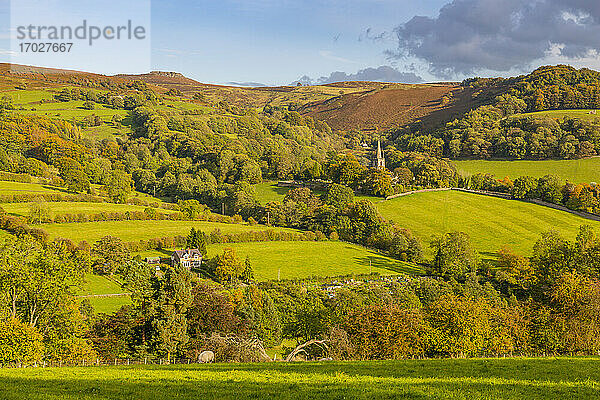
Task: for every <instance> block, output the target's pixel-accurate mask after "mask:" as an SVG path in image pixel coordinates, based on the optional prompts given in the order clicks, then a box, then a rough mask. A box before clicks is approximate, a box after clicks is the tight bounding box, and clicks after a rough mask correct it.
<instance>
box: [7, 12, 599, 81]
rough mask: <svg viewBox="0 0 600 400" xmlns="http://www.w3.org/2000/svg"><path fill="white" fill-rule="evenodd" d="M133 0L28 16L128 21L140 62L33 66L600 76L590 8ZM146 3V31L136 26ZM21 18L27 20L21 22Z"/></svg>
mask: <svg viewBox="0 0 600 400" xmlns="http://www.w3.org/2000/svg"><path fill="white" fill-rule="evenodd" d="M26 1H32V0H13V7H12V8H13V22H14V21H15V20H16V19H18V18H15V17H14V16H15V12H14V10H15V9H16V7H22V4H24V2H26ZM135 1H138V2H140V4H141V5H137V6H136V7H137V9H138V10H142V11H140V12H139V13H136V11H135V10H136V7H129V9H126V10H124V9H123V7H122V5H123V4H125V3H127V2H122V1H121V2H120V3H119V2H116V1H115V0H104V1H102V2H100V1H91V0H78V1H75V0H36V2H35V3H34V4H36V5H38V6H37V7H41V6H40V4H42V3H44V2H45V4H46V6H47V7H48V10H51V12H50V11H41V12H38V13H35V16H36V18H38V19H40V20H43V19H44V18H49V17H48V15H52V16H53V17H54V18H58V17H59V16H60V13H61V12H63V13H65V14H75V15H76V16H77V17H82V18H83V16H85V15H86V10H89V11H90V12H89V13H90V14H93V15H95V16H96V21H101V22H103V23H106V24H109V23H111V24H112V23H113V22H114V23H117V21H121V20H123V19H127V18H130V19H133V20H134V21H136V22H140V21H142V22H140V23H144V24H146V25H147V26H148V31H149V32H148V33H149V34H148V41H147V44H148V47H147V51H146V50H143V51H139V49H138V48H141V49H146V48H145V47H142V42H137V43H133V42H128V43H119V44H118V45H116V44H114V42H111V43H105V44H102V43H101V42H98V44H97V45H94V46H97V47H94V48H93V49H94V52H92V53H90V52H88V53H86V52H85V51H84V50H86V49H85V48H81V50H82V53H81V54H75V53H74V54H71V55H70V56H69V57H64V56H62V57H58V56H56V57H54V58H52V57H50V58H40V59H37V60H38V62H40V63H43V66H52V67H59V68H61V67H62V68H73V69H84V70H88V71H92V72H99V73H107V74H112V73H117V72H128V73H135V72H137V73H144V72H148V71H147V70H149V69H151V70H162V71H176V72H181V73H183V74H184V75H186V76H189V77H191V78H193V79H196V80H198V81H201V82H207V83H220V84H223V83H231V82H235V83H238V84H245V83H250V84H267V85H280V84H290V83H292V82H296V81H298V80H300V81H301V82H303V83H313V84H314V83H326V82H331V81H340V80H383V81H399V82H408V83H411V82H431V81H439V80H462V79H464V78H466V77H470V76H510V75H516V74H520V73H526V72H528V71H531V70H532V69H534V68H536V67H538V66H540V65H547V64H556V63H567V64H571V65H574V66H576V67H589V68H595V69H600V56H599V52H600V1H598V0H453V1H450V0H419V1H415V0H343V1H342V0H318V1H317V0H304V1H302V0H297V1H289V0H220V1H219V0H215V1H203V0H199V1H192V0H169V1H167V0H154V1H152V2H151V3H150V1H149V0H135ZM111 2H112V3H113V4H112V5H111V4H110V3H111ZM119 4H121V7H119ZM144 4H145V5H146V6H147V8H148V14H149V15H150V16H151V20H149V21H146V20H145V19H144V18H142V17H140V15H143V14H144V12H145V11H143V10H144ZM76 9H78V13H75V12H74V10H76ZM91 10H94V12H91ZM20 14H21V17H23V12H21V13H20ZM10 15H11V1H10V0H0V61H4V62H8V61H10V60H11V51H15V48H14V43H13V48H12V49H11V43H10V40H9V37H10V36H11V35H12V36H13V37H14V34H15V31H14V24H13V26H12V28H13V30H11V21H10V20H11V18H10ZM71 17H73V15H71ZM24 18H26V19H27V18H31V19H34V18H33V14H32V15H29V14H27V13H25V17H24ZM86 18H87V17H86ZM90 18H91V17H90ZM21 19H22V18H21ZM66 19H68V18H66V17H65V18H63V19H62V20H66ZM76 19H77V18H74V19H73V20H76ZM149 19H150V17H149ZM62 20H61V21H62ZM69 21H70V20H69ZM39 23H40V24H41V23H42V22H39ZM73 23H74V22H73ZM144 43H146V42H144ZM103 46H104V47H103ZM128 46H129V47H128ZM131 46H136V49H137V50H138V51H137V52H136V51H134V50H136V49H133V48H132V47H131ZM87 50H90V49H87ZM144 52H147V54H146V56H147V57H145V55H144ZM13 55H14V54H13ZM48 57H49V56H48ZM94 57H96V58H94ZM17 59H23V58H18V57H17ZM13 60H14V59H13ZM23 60H25V61H28V63H35V62H36V59H35V58H24V59H23ZM140 61H143V62H140ZM38 65H40V64H38ZM78 66H80V67H82V68H77V67H78ZM119 68H120V69H119Z"/></svg>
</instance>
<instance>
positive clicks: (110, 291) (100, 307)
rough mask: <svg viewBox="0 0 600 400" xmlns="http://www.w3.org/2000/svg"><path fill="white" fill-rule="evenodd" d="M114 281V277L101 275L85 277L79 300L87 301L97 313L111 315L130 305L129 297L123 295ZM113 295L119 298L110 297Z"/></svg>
mask: <svg viewBox="0 0 600 400" xmlns="http://www.w3.org/2000/svg"><path fill="white" fill-rule="evenodd" d="M115 280H116V277H115V278H112V279H111V278H109V277H106V276H102V275H94V274H88V275H86V276H85V282H84V283H83V288H82V289H81V290H80V291H79V293H78V295H79V296H80V297H79V299H80V300H83V299H84V298H85V299H87V300H89V301H90V303H91V304H92V306H93V307H94V311H96V312H97V313H111V312H113V311H116V310H118V309H119V308H121V306H124V305H125V304H129V303H131V299H130V297H129V295H128V294H126V293H123V292H124V291H123V289H122V288H121V285H120V284H119V283H118V282H117V281H115ZM115 294H118V295H119V296H112V295H115ZM107 295H111V296H107Z"/></svg>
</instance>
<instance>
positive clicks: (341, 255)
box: [140, 241, 422, 281]
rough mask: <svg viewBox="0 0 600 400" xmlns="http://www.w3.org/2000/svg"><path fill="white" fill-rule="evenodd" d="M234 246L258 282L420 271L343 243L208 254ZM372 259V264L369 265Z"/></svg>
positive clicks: (254, 246)
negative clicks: (229, 249) (247, 263)
mask: <svg viewBox="0 0 600 400" xmlns="http://www.w3.org/2000/svg"><path fill="white" fill-rule="evenodd" d="M225 247H230V248H233V249H234V250H235V252H236V254H237V256H238V257H239V258H240V259H242V260H243V259H245V258H246V256H248V257H249V258H250V262H251V263H252V268H253V269H254V276H255V278H256V279H257V280H259V281H266V280H270V279H277V277H278V275H279V277H280V278H281V279H297V278H309V277H312V276H320V277H324V276H338V275H350V274H368V273H370V272H377V273H379V274H381V275H390V274H395V273H399V272H402V273H406V274H414V273H421V272H422V270H421V268H420V267H419V266H417V265H414V264H410V263H405V262H402V261H398V260H395V259H393V258H390V257H386V256H384V255H381V254H379V253H377V252H375V251H373V250H369V249H367V248H364V247H362V246H358V245H355V244H350V243H344V242H330V241H326V242H298V241H293V242H285V241H281V242H278V241H276V242H248V243H224V244H214V245H210V246H208V248H207V250H208V257H214V256H215V255H217V254H219V253H221V252H222V251H223V248H225ZM170 254H171V251H169V250H162V251H159V250H152V251H146V252H143V253H141V254H140V255H142V256H143V257H148V256H162V257H166V256H168V255H170ZM369 261H370V267H369Z"/></svg>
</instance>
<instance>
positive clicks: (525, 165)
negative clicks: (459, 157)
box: [453, 157, 600, 183]
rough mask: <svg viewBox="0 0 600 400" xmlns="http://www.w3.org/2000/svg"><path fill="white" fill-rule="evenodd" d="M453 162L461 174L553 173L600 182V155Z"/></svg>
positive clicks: (503, 175)
mask: <svg viewBox="0 0 600 400" xmlns="http://www.w3.org/2000/svg"><path fill="white" fill-rule="evenodd" d="M453 163H454V164H455V165H456V167H457V168H458V172H459V173H460V174H461V175H473V174H475V173H478V172H482V173H490V174H494V175H496V177H497V178H499V179H502V178H504V177H505V176H508V177H510V178H512V179H514V178H517V177H519V176H522V175H530V176H533V177H536V178H539V177H541V176H544V175H547V174H554V175H558V176H559V177H560V178H561V179H563V180H565V181H566V180H569V181H571V182H573V183H583V182H600V157H592V158H584V159H580V160H543V161H529V160H515V161H489V160H465V161H453Z"/></svg>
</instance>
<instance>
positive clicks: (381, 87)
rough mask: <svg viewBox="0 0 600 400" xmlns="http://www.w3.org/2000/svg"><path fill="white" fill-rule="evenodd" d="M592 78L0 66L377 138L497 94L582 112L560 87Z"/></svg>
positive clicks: (11, 78) (33, 82)
mask: <svg viewBox="0 0 600 400" xmlns="http://www.w3.org/2000/svg"><path fill="white" fill-rule="evenodd" d="M599 75H600V74H599V73H598V72H596V71H592V70H587V69H581V70H576V69H574V68H572V67H569V66H548V67H541V68H538V69H537V70H535V71H533V72H532V73H531V74H529V75H524V76H519V77H514V78H508V79H502V78H473V79H468V80H466V81H464V82H463V83H457V82H439V83H428V84H401V83H382V82H339V83H331V84H326V85H315V86H275V87H266V86H258V84H256V85H257V86H255V87H245V86H243V85H242V84H239V83H236V84H235V85H233V86H228V85H215V84H206V83H202V82H198V81H196V80H194V79H191V78H188V77H186V76H184V75H182V74H181V73H178V72H165V71H152V72H149V73H146V74H139V75H125V74H122V75H113V76H107V75H102V74H94V73H89V72H82V71H73V70H66V69H55V68H45V67H36V66H24V65H13V66H11V65H9V64H0V76H2V79H0V88H11V87H16V86H19V85H23V84H26V85H27V87H29V88H43V87H53V86H54V87H55V86H61V85H65V84H69V85H79V86H83V87H93V86H95V87H102V86H111V85H120V84H123V83H127V82H129V83H131V81H138V80H139V81H144V82H146V83H147V84H148V85H150V87H151V88H153V89H154V90H155V91H156V92H158V93H164V92H167V91H168V90H171V89H176V90H177V91H179V92H180V93H181V94H182V96H183V97H185V98H188V99H191V98H192V97H193V96H194V95H198V94H199V95H200V97H198V96H197V98H199V99H201V100H203V101H206V102H213V103H218V102H221V101H224V102H226V103H228V104H231V105H235V106H242V107H253V108H257V109H262V108H263V107H265V106H267V105H269V106H284V107H288V108H289V109H290V110H296V111H298V112H300V113H301V114H303V115H308V116H311V117H313V118H315V119H317V120H320V121H324V122H327V124H328V125H329V126H331V127H332V128H333V129H339V130H363V131H372V132H375V131H378V132H382V131H388V130H390V129H398V128H403V127H407V126H410V127H412V128H413V129H412V130H413V131H417V130H421V131H432V130H435V129H436V128H437V127H440V126H442V125H443V124H444V123H445V122H449V121H452V120H454V119H457V118H461V117H462V116H463V115H464V114H465V113H466V112H468V111H471V110H474V109H477V108H478V107H480V106H484V105H490V104H494V103H495V98H496V97H497V96H498V95H500V94H504V93H511V94H514V95H516V96H517V97H520V98H523V99H524V100H525V101H526V102H527V104H528V105H529V108H530V109H531V110H530V111H536V110H537V108H536V105H537V104H538V103H539V104H542V105H545V107H546V108H540V109H556V108H559V109H561V108H582V107H583V105H587V106H589V104H588V103H589V101H588V102H585V104H583V103H582V104H583V105H581V106H580V105H579V104H577V102H572V103H574V104H573V105H569V99H570V98H571V97H572V95H571V92H564V90H563V89H562V88H565V87H567V88H568V87H571V88H575V87H581V86H582V85H584V84H585V85H587V87H589V82H590V81H592V82H597V81H598V79H599V78H598V76H599ZM232 84H233V82H232ZM549 87H552V88H554V89H553V90H555V91H556V92H557V93H558V95H557V96H554V97H552V94H553V93H554V92H549V91H548V90H547V89H546V88H549ZM557 88H558V89H557ZM559 90H561V92H558V91H559ZM540 93H542V94H543V95H545V97H543V96H541V95H540ZM590 96H591V95H590ZM590 96H588V98H589V97H590ZM594 96H596V94H594ZM557 99H558V100H557Z"/></svg>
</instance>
